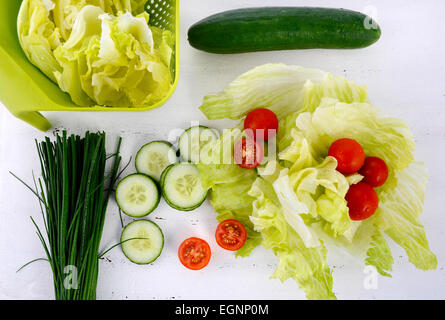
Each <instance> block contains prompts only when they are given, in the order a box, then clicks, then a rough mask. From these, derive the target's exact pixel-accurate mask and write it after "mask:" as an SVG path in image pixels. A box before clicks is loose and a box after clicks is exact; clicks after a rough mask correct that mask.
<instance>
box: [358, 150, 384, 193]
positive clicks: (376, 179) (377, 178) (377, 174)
mask: <svg viewBox="0 0 445 320" xmlns="http://www.w3.org/2000/svg"><path fill="white" fill-rule="evenodd" d="M358 173H360V174H361V175H362V176H363V177H364V178H363V182H366V183H367V184H369V185H370V186H371V187H374V188H376V187H380V186H381V185H383V184H384V183H385V182H386V179H388V167H387V165H386V163H385V161H383V160H382V159H380V158H377V157H367V158H366V159H365V164H364V165H363V167H362V168H361V169H360V171H359V172H358Z"/></svg>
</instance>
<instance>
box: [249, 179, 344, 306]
mask: <svg viewBox="0 0 445 320" xmlns="http://www.w3.org/2000/svg"><path fill="white" fill-rule="evenodd" d="M249 195H250V196H252V197H254V198H255V201H254V202H253V212H252V216H251V218H250V219H251V221H252V222H253V225H254V228H255V230H256V231H258V232H260V233H261V235H262V238H263V240H262V242H261V244H262V245H263V246H264V247H265V248H266V249H270V250H272V251H273V252H274V253H275V255H276V256H277V258H278V265H277V268H276V270H275V272H274V274H273V275H272V277H273V278H278V279H280V280H281V281H285V280H287V279H289V278H293V279H294V280H295V281H296V282H297V283H298V285H299V286H300V288H301V289H303V290H304V291H305V293H306V296H307V298H308V299H336V297H335V295H334V293H333V292H332V286H333V279H332V270H331V269H330V268H329V266H328V264H327V261H326V254H327V250H326V248H325V247H324V245H323V244H322V243H321V244H320V245H319V246H317V247H312V248H307V247H306V246H305V244H304V242H303V240H302V239H301V237H300V236H299V235H298V233H297V232H295V230H294V229H293V228H292V227H290V225H289V224H288V223H287V221H286V219H285V217H284V215H283V211H282V208H281V206H280V204H279V200H278V198H277V196H276V194H275V192H274V190H273V187H272V185H270V183H268V182H266V181H265V180H264V179H262V178H257V179H256V180H255V182H254V183H253V184H252V188H251V189H250V191H249Z"/></svg>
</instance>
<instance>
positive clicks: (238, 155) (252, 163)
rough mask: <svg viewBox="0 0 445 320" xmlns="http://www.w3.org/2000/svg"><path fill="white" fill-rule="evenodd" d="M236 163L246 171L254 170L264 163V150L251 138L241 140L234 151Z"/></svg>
mask: <svg viewBox="0 0 445 320" xmlns="http://www.w3.org/2000/svg"><path fill="white" fill-rule="evenodd" d="M233 153H234V154H233V157H234V160H235V163H236V164H237V165H239V166H240V167H241V168H244V169H253V168H256V167H258V166H259V165H260V163H261V161H263V156H264V152H263V148H262V147H261V146H260V145H259V144H258V142H256V141H254V140H253V139H251V138H245V137H244V138H242V139H240V140H239V141H238V142H237V144H236V145H235V148H234V150H233Z"/></svg>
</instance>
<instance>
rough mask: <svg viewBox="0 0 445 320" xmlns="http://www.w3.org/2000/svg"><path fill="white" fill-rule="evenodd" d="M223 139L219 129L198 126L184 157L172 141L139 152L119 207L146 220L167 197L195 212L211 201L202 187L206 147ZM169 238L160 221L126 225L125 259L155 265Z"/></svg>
mask: <svg viewBox="0 0 445 320" xmlns="http://www.w3.org/2000/svg"><path fill="white" fill-rule="evenodd" d="M217 139H218V134H217V132H216V131H215V130H213V129H210V128H207V127H204V126H194V127H191V128H189V129H187V130H185V131H184V132H183V133H182V135H181V136H180V137H179V140H178V151H179V157H178V155H177V154H178V153H177V151H176V149H175V147H174V146H173V145H172V144H171V143H169V142H167V141H152V142H149V143H147V144H145V145H144V146H142V147H141V149H140V150H139V151H138V153H137V155H136V161H135V166H136V171H137V173H134V174H130V175H128V176H127V177H125V178H123V179H122V180H121V181H120V182H119V183H118V185H117V188H116V202H117V204H118V206H119V208H120V209H121V210H122V212H124V213H125V214H126V215H128V216H130V217H133V218H141V217H145V216H147V215H148V214H150V213H151V212H153V211H154V210H155V209H156V208H157V206H158V205H159V202H160V199H161V195H162V196H163V198H164V200H165V202H166V203H167V204H168V205H169V206H170V207H172V208H174V209H176V210H180V211H191V210H194V209H196V208H198V207H199V206H200V205H201V204H202V203H203V202H204V200H205V199H206V197H207V190H206V189H204V188H203V187H202V184H201V176H200V173H199V170H198V169H197V168H196V166H195V165H194V163H197V162H199V159H200V157H201V152H202V150H203V148H204V147H205V146H206V145H207V144H209V143H211V142H213V141H215V140H217ZM163 245H164V235H163V233H162V231H161V229H160V228H159V227H158V225H157V224H155V223H154V222H152V221H150V220H147V219H141V220H135V221H133V222H131V223H129V224H128V225H126V226H125V228H124V230H123V231H122V235H121V247H122V251H123V252H124V254H125V256H126V257H127V258H128V259H129V260H130V261H132V262H134V263H137V264H148V263H151V262H153V261H155V260H156V259H157V258H158V257H159V255H160V254H161V252H162V249H163Z"/></svg>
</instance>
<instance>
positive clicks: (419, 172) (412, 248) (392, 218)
mask: <svg viewBox="0 0 445 320" xmlns="http://www.w3.org/2000/svg"><path fill="white" fill-rule="evenodd" d="M392 179H393V180H395V182H394V184H395V186H394V187H390V184H389V185H388V186H387V185H386V184H385V185H383V186H382V187H381V190H379V191H378V196H379V201H380V204H379V209H378V212H377V217H376V218H377V220H376V224H377V225H378V227H379V228H380V229H381V230H383V231H384V232H385V233H386V234H387V235H388V236H389V237H390V238H391V239H392V240H394V241H395V242H396V243H398V244H399V245H400V246H401V247H402V248H404V249H405V251H406V253H407V255H408V258H409V261H410V262H411V263H412V264H414V265H415V266H416V267H417V268H419V269H422V270H432V269H436V268H437V258H436V256H435V255H434V253H433V252H431V250H430V248H429V244H428V240H427V238H426V234H425V228H424V227H423V225H422V224H421V222H420V219H419V216H420V214H421V213H422V209H423V200H424V197H425V187H426V183H427V180H428V174H427V172H426V168H425V166H424V165H423V164H422V163H419V162H413V163H411V164H410V165H409V167H407V168H405V169H404V170H400V171H397V172H396V173H395V175H394V177H393V178H392Z"/></svg>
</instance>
